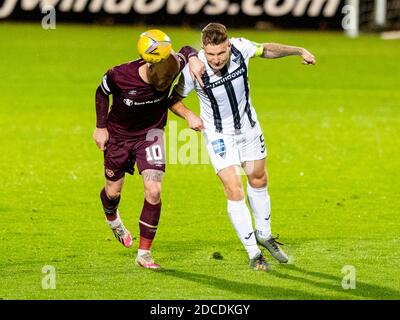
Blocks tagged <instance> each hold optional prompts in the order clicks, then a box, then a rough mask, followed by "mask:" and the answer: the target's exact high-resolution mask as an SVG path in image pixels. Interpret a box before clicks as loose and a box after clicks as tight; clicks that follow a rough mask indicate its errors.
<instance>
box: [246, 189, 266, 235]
mask: <svg viewBox="0 0 400 320" xmlns="http://www.w3.org/2000/svg"><path fill="white" fill-rule="evenodd" d="M247 196H248V200H249V204H250V207H251V210H252V211H253V216H254V222H255V224H256V230H257V231H258V234H259V235H260V236H261V237H262V238H268V237H269V236H270V235H271V202H270V199H269V194H268V187H264V188H253V187H252V186H250V184H249V183H248V182H247Z"/></svg>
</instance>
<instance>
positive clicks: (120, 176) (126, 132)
mask: <svg viewBox="0 0 400 320" xmlns="http://www.w3.org/2000/svg"><path fill="white" fill-rule="evenodd" d="M186 63H189V67H190V68H191V71H192V73H193V75H194V76H195V77H196V78H197V79H201V75H202V73H203V72H204V64H203V63H202V62H200V60H199V59H198V58H197V51H196V50H195V49H193V48H191V47H188V46H186V47H183V48H182V49H181V50H180V51H179V53H174V52H173V51H172V52H171V54H170V56H169V57H168V59H166V60H162V61H161V62H159V63H155V64H151V63H146V62H145V61H144V60H143V59H138V60H135V61H131V62H128V63H125V64H122V65H119V66H116V67H114V68H111V69H110V70H108V71H107V73H106V74H105V75H104V77H103V80H102V82H101V84H100V85H99V87H98V88H97V91H96V129H95V131H94V133H93V138H94V140H95V142H96V144H97V146H98V147H99V149H100V150H102V151H104V170H105V177H106V183H105V187H104V188H103V189H102V190H101V193H100V198H101V202H102V204H103V208H104V212H105V215H106V219H107V222H108V224H109V226H110V228H111V229H112V231H113V233H114V235H115V237H116V238H117V239H118V240H119V241H120V242H121V243H122V244H123V245H124V246H125V247H127V248H129V247H131V246H132V236H131V234H130V233H129V231H128V230H127V229H126V228H125V226H124V224H123V223H122V221H121V218H120V216H119V213H118V204H119V202H120V199H121V191H122V187H123V183H124V176H125V172H128V173H129V174H133V172H134V164H135V163H136V165H137V168H138V171H139V174H141V175H142V178H143V184H144V193H145V197H144V198H145V199H144V204H143V209H142V212H141V215H140V219H139V228H140V241H139V250H138V254H137V258H136V263H137V264H138V265H139V266H142V267H144V268H152V269H156V268H159V267H160V266H159V265H158V264H156V263H155V262H154V260H153V258H152V256H151V251H150V250H151V245H152V242H153V239H154V237H155V234H156V231H157V226H158V221H159V219H160V212H161V182H162V177H163V174H164V172H165V152H164V139H163V128H164V127H165V125H166V122H167V114H168V103H167V99H168V94H169V92H170V88H171V85H172V83H173V81H174V79H175V78H176V77H177V75H178V74H179V73H180V71H181V70H182V69H183V67H184V66H185V65H186ZM109 95H112V96H113V103H112V106H111V110H110V111H109Z"/></svg>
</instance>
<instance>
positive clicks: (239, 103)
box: [174, 38, 257, 134]
mask: <svg viewBox="0 0 400 320" xmlns="http://www.w3.org/2000/svg"><path fill="white" fill-rule="evenodd" d="M229 41H230V43H231V51H232V53H231V56H230V60H229V62H228V63H227V65H226V66H225V67H224V68H223V69H222V70H221V71H220V72H218V73H216V72H214V70H213V69H212V68H211V67H210V66H209V65H208V63H207V60H206V58H205V55H204V51H203V50H201V51H200V52H199V54H198V57H199V59H200V60H201V61H203V62H204V64H205V66H206V71H205V74H204V75H203V82H204V88H202V87H201V86H200V85H199V83H198V82H197V81H193V80H192V78H191V76H190V73H189V68H188V65H187V66H186V67H185V68H184V69H183V71H182V74H181V76H180V78H179V81H178V83H177V84H176V86H175V88H174V90H175V92H176V93H177V94H178V95H180V96H181V97H186V96H187V95H188V94H189V93H190V92H191V91H192V90H196V92H197V95H198V97H199V99H200V117H201V118H202V119H203V122H204V126H205V128H206V129H208V130H213V131H216V132H222V133H224V134H238V133H241V132H243V131H245V130H246V129H248V128H251V127H254V126H255V125H256V123H257V115H256V112H255V110H254V108H253V105H252V103H251V99H250V92H249V83H248V65H249V60H250V58H252V57H254V56H256V52H257V44H255V43H253V42H251V41H249V40H247V39H244V38H231V39H229Z"/></svg>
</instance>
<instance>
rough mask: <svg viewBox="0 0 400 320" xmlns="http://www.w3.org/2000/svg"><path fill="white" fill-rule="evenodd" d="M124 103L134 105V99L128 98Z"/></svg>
mask: <svg viewBox="0 0 400 320" xmlns="http://www.w3.org/2000/svg"><path fill="white" fill-rule="evenodd" d="M124 103H125V104H126V105H127V106H129V107H130V106H132V105H133V101H132V100H131V99H128V98H126V99H124Z"/></svg>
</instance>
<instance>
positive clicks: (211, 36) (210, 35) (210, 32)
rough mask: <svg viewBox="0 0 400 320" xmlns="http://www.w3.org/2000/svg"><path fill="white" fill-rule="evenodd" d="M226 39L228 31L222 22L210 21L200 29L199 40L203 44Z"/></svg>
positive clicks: (215, 42) (220, 41)
mask: <svg viewBox="0 0 400 320" xmlns="http://www.w3.org/2000/svg"><path fill="white" fill-rule="evenodd" d="M226 39H228V32H227V31H226V27H225V26H224V25H223V24H220V23H215V22H212V23H209V24H208V25H206V26H205V27H204V29H203V30H201V42H202V44H203V46H206V45H208V44H211V45H218V44H221V43H223V42H225V41H226Z"/></svg>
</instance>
